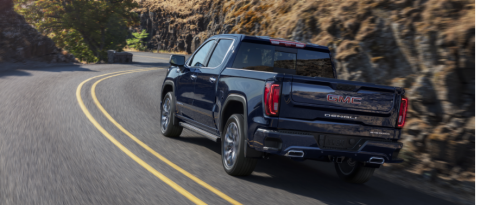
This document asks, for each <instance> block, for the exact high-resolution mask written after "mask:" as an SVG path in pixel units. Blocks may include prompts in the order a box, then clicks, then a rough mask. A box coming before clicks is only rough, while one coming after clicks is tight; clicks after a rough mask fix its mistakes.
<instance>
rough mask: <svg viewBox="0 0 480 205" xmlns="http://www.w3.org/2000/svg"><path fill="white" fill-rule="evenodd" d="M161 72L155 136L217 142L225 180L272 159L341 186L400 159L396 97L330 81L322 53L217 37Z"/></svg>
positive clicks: (401, 109)
mask: <svg viewBox="0 0 480 205" xmlns="http://www.w3.org/2000/svg"><path fill="white" fill-rule="evenodd" d="M170 64H171V66H170V68H169V69H168V73H167V76H166V78H165V81H164V83H163V87H162V90H161V122H160V123H161V132H162V134H163V135H164V136H166V137H178V136H180V134H181V133H182V130H183V128H186V129H188V130H191V131H193V132H196V133H198V134H200V135H203V136H205V137H207V138H209V139H211V140H213V141H217V142H220V143H221V147H222V148H221V150H222V151H221V152H222V153H221V154H222V157H221V158H222V164H223V167H224V169H225V171H226V172H227V173H228V174H230V175H235V176H239V175H249V174H251V173H252V171H253V170H254V168H255V165H256V163H257V160H258V159H259V158H265V157H266V156H268V155H271V154H275V155H282V156H286V157H290V158H291V159H295V160H304V159H310V160H318V161H329V162H333V163H334V165H335V169H336V172H337V174H338V176H339V177H340V178H342V179H343V180H345V181H347V182H350V183H364V182H366V181H368V180H369V179H370V177H371V176H372V175H373V173H374V171H375V169H376V168H379V167H380V166H381V165H382V164H383V163H400V162H402V161H403V160H402V159H399V158H398V153H399V151H400V149H401V148H402V146H403V144H402V143H400V142H398V140H399V139H400V135H401V128H402V127H403V125H404V124H405V120H406V119H405V118H406V113H407V106H408V105H407V104H408V100H407V98H405V97H404V92H405V91H404V89H403V88H397V87H390V86H383V85H377V84H370V83H362V82H353V81H345V80H338V79H336V78H337V73H336V70H335V67H334V64H333V63H332V60H331V55H330V51H329V49H328V48H327V47H324V46H319V45H315V44H311V43H301V42H297V41H287V40H284V39H276V38H270V37H265V36H246V35H241V34H226V35H216V36H213V37H211V38H209V39H207V40H206V41H205V42H204V43H203V44H202V45H201V46H200V47H199V48H198V49H197V50H196V51H195V52H194V53H193V55H191V57H190V58H189V59H188V60H185V56H181V55H172V56H171V57H170Z"/></svg>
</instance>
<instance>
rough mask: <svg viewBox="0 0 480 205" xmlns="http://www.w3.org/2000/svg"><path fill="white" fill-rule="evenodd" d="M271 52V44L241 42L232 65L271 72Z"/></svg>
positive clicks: (272, 50) (272, 49)
mask: <svg viewBox="0 0 480 205" xmlns="http://www.w3.org/2000/svg"><path fill="white" fill-rule="evenodd" d="M273 53H274V47H273V46H269V45H261V44H253V43H242V44H241V45H240V50H239V51H238V54H237V56H236V57H235V61H234V62H233V67H234V68H243V69H248V70H261V71H270V72H273Z"/></svg>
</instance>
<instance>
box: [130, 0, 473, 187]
mask: <svg viewBox="0 0 480 205" xmlns="http://www.w3.org/2000/svg"><path fill="white" fill-rule="evenodd" d="M139 3H140V5H141V8H140V9H138V10H137V12H138V13H139V15H140V17H141V26H140V27H137V28H134V29H137V30H140V29H146V30H147V32H148V33H150V36H149V38H148V39H147V40H148V47H149V48H150V49H161V50H170V51H186V52H188V53H191V52H192V51H194V50H195V49H196V48H197V47H198V46H199V45H200V44H201V43H202V42H203V41H204V40H205V39H207V38H208V37H210V36H212V35H215V34H221V33H244V34H250V35H268V36H273V37H279V38H286V39H293V40H299V41H305V42H312V43H316V44H320V45H326V46H329V47H330V48H331V51H332V52H333V53H334V54H335V61H336V62H335V64H336V66H337V69H338V73H339V77H340V78H341V79H345V80H354V81H363V82H371V83H379V84H386V85H393V86H399V87H404V88H406V90H407V97H408V98H409V99H410V104H409V112H408V121H407V125H406V127H405V128H404V131H403V133H404V134H403V135H402V138H403V140H402V141H403V142H404V143H405V149H404V151H402V155H403V157H404V158H406V159H407V162H405V163H403V164H404V166H406V167H407V168H411V169H412V170H416V171H417V172H418V173H422V172H429V173H432V172H433V173H439V174H440V175H443V176H445V177H451V178H455V179H461V178H463V179H465V178H471V177H472V176H473V177H474V174H473V175H472V172H474V169H475V168H474V165H475V161H474V153H475V145H474V142H475V132H474V131H475V124H474V123H475V113H474V111H475V105H474V102H475V93H474V91H475V87H474V86H475V77H474V74H475V70H474V66H475V2H474V1H473V0H358V1H353V0H344V1H314V0H310V1H309V0H303V1H302V0H277V1H259V0H244V1H236V0H225V1H220V0H191V1H186V0H162V1H160V0H139ZM465 173H467V174H465ZM468 173H470V174H468Z"/></svg>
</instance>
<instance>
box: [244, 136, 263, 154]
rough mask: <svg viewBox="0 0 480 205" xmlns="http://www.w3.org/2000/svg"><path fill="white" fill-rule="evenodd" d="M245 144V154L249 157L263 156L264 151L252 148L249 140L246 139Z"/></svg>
mask: <svg viewBox="0 0 480 205" xmlns="http://www.w3.org/2000/svg"><path fill="white" fill-rule="evenodd" d="M244 145H245V146H243V147H244V152H243V153H244V155H245V157H247V158H262V156H263V152H259V151H257V150H255V149H253V148H251V147H250V146H248V142H247V140H245V144H244Z"/></svg>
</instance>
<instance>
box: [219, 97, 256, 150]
mask: <svg viewBox="0 0 480 205" xmlns="http://www.w3.org/2000/svg"><path fill="white" fill-rule="evenodd" d="M240 105H241V106H240ZM240 108H241V109H240ZM233 114H242V115H243V116H244V117H243V124H244V127H243V133H244V134H245V142H244V143H245V146H244V148H245V151H244V154H245V157H251V158H259V157H261V156H262V155H263V153H262V152H259V151H257V150H255V149H253V148H251V147H250V146H249V145H248V141H247V140H248V136H247V135H248V109H247V100H246V98H245V97H244V96H243V95H241V94H236V93H232V94H229V95H228V96H227V98H226V99H225V102H224V103H223V106H222V110H221V111H220V117H219V118H220V122H219V131H220V136H222V135H223V128H224V127H225V123H226V122H227V120H228V118H229V117H230V116H231V115H233Z"/></svg>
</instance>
